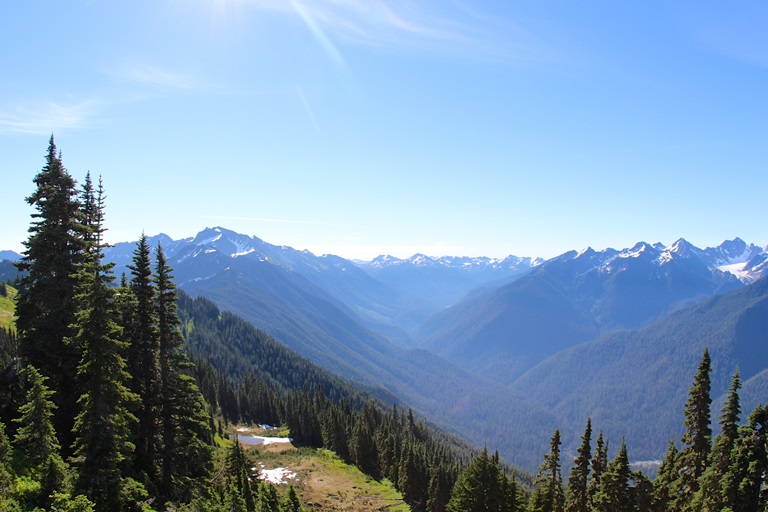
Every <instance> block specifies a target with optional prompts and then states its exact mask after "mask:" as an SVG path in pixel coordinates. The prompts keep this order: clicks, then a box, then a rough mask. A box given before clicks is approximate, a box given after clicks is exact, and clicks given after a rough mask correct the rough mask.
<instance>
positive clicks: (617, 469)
mask: <svg viewBox="0 0 768 512" xmlns="http://www.w3.org/2000/svg"><path fill="white" fill-rule="evenodd" d="M631 476H632V471H631V470H630V468H629V457H628V455H627V445H626V444H625V443H624V440H623V439H622V441H621V446H620V447H619V453H617V454H616V457H615V458H614V459H613V460H612V461H611V462H610V463H609V464H608V467H607V468H606V470H605V472H604V473H603V475H602V476H601V478H600V489H599V490H598V492H597V494H596V495H595V497H594V498H593V503H594V509H593V510H594V511H595V512H632V511H633V510H634V503H633V501H632V494H631V491H630V483H629V482H630V478H631Z"/></svg>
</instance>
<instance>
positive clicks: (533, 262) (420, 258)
mask: <svg viewBox="0 0 768 512" xmlns="http://www.w3.org/2000/svg"><path fill="white" fill-rule="evenodd" d="M543 262H544V260H543V259H541V258H523V257H519V256H507V257H506V258H503V259H498V258H487V257H474V258H473V257H466V256H441V257H439V258H433V257H430V256H426V255H424V254H414V255H413V256H411V257H410V258H407V259H400V258H395V257H394V256H389V255H382V256H377V257H376V258H374V259H373V260H371V261H370V262H367V263H361V264H360V267H362V268H364V269H366V270H371V271H373V270H374V269H376V270H382V269H386V268H389V267H406V266H411V267H417V268H434V267H444V268H452V269H461V270H464V271H468V272H485V271H489V270H490V271H504V270H508V271H517V270H519V269H526V270H527V269H530V268H532V267H535V266H538V265H541V264H542V263H543Z"/></svg>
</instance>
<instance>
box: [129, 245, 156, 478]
mask: <svg viewBox="0 0 768 512" xmlns="http://www.w3.org/2000/svg"><path fill="white" fill-rule="evenodd" d="M128 268H129V269H130V271H131V281H130V287H131V292H132V294H133V297H134V300H135V303H134V305H135V310H134V312H133V315H130V320H132V321H133V322H134V323H133V324H130V325H124V326H123V327H124V328H125V329H128V330H129V333H130V335H129V336H128V338H129V339H130V345H129V346H128V372H129V373H130V375H131V380H130V384H129V386H130V389H131V391H132V392H134V393H136V394H137V395H138V396H139V397H140V402H139V405H138V408H137V409H136V411H135V415H136V418H137V419H138V422H137V423H136V425H135V432H134V442H135V444H136V455H135V459H134V460H135V462H134V467H135V469H136V471H137V472H138V473H139V474H142V473H144V474H145V475H146V479H147V480H148V481H157V480H158V478H157V477H158V474H159V468H158V466H157V458H158V457H157V454H156V451H157V447H158V445H159V443H160V433H159V429H160V425H159V417H160V405H159V403H158V401H159V399H160V367H159V352H160V342H159V338H158V333H157V313H156V296H157V292H156V290H155V286H154V284H153V282H152V260H151V257H150V248H149V243H148V241H147V237H146V235H144V234H143V233H142V235H141V238H139V243H138V245H137V246H136V250H135V251H134V253H133V262H132V264H131V265H128Z"/></svg>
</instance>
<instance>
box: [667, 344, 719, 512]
mask: <svg viewBox="0 0 768 512" xmlns="http://www.w3.org/2000/svg"><path fill="white" fill-rule="evenodd" d="M711 366H712V360H711V359H710V357H709V350H708V349H706V350H704V355H703V356H702V358H701V362H700V363H699V367H698V370H697V372H696V376H695V377H694V380H693V385H692V386H691V389H690V391H689V393H688V401H687V402H686V403H685V428H686V431H685V434H683V437H682V442H683V445H684V447H683V449H682V450H680V453H679V454H678V458H677V468H678V482H677V490H678V495H677V499H676V500H675V508H676V509H677V510H680V511H682V512H686V511H688V510H692V507H693V501H694V497H695V495H696V492H697V491H698V489H699V478H700V477H701V475H702V474H703V473H704V470H705V469H706V467H707V457H708V456H709V451H710V448H711V444H712V429H711V428H710V404H711V403H712V399H711V398H710V389H711V382H710V372H711V371H712V368H711Z"/></svg>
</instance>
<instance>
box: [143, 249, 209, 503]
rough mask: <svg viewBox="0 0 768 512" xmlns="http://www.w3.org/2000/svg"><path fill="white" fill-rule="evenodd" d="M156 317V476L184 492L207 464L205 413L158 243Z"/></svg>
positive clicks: (167, 489) (167, 487)
mask: <svg viewBox="0 0 768 512" xmlns="http://www.w3.org/2000/svg"><path fill="white" fill-rule="evenodd" d="M155 282H156V285H157V319H158V324H157V325H158V328H157V331H158V338H159V356H160V358H159V368H160V375H161V379H160V401H159V406H160V424H161V452H160V458H161V459H162V460H161V464H160V467H161V482H162V488H163V492H164V494H165V495H166V496H169V497H171V498H174V499H179V498H184V497H189V496H190V494H191V493H192V491H193V490H194V489H197V488H199V487H200V485H199V484H200V483H201V481H202V480H203V479H204V478H206V477H207V476H208V474H209V472H210V470H211V467H212V458H211V457H212V454H211V448H210V445H209V443H208V440H209V438H210V429H209V423H210V417H209V416H208V413H207V412H206V411H205V404H204V401H203V397H202V395H201V394H200V390H199V389H198V387H197V383H196V382H195V379H194V377H192V376H191V375H189V374H188V373H187V371H188V369H189V368H191V366H192V363H191V362H190V361H189V359H188V357H187V355H186V353H185V352H184V351H183V350H182V344H183V341H184V340H183V338H182V335H181V330H180V328H179V326H180V320H179V316H178V313H177V305H176V300H177V298H178V297H177V293H176V285H175V284H174V283H173V276H172V274H171V268H170V266H169V265H168V262H167V260H166V258H165V253H164V252H163V248H162V247H161V246H158V247H157V267H156V274H155Z"/></svg>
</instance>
